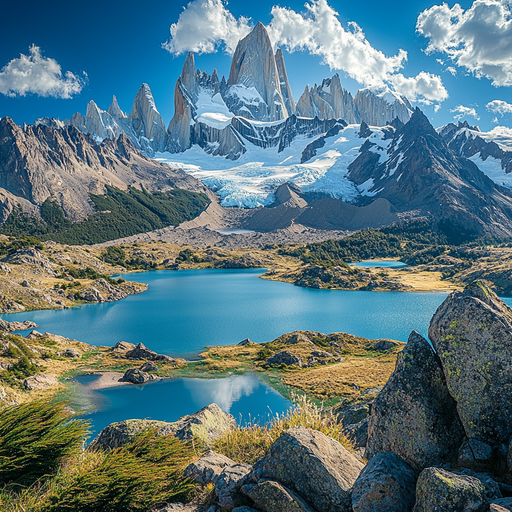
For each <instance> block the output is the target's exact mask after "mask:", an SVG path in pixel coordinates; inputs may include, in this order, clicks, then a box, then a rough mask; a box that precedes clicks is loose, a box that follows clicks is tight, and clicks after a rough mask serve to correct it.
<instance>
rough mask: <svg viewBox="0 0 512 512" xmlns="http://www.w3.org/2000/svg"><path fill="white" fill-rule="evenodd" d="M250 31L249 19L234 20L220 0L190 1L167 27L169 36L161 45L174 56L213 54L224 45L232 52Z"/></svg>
mask: <svg viewBox="0 0 512 512" xmlns="http://www.w3.org/2000/svg"><path fill="white" fill-rule="evenodd" d="M250 31H251V27H250V26H249V20H248V19H247V18H245V17H243V16H241V17H240V18H239V19H236V18H235V17H234V16H233V15H232V14H231V13H230V12H229V11H228V10H227V9H226V7H225V5H224V3H223V1H222V0H193V1H192V2H190V3H189V4H188V5H187V6H186V7H185V8H184V9H183V11H182V13H181V14H180V16H179V18H178V21H177V22H176V23H173V24H172V25H171V28H170V32H171V38H170V39H169V41H167V42H166V43H164V44H163V47H164V48H165V49H166V50H168V51H169V52H171V53H172V54H174V55H180V54H181V53H184V52H196V53H213V52H215V51H217V50H218V47H219V46H220V45H221V44H224V46H225V50H226V51H227V52H228V53H233V52H234V51H235V48H236V45H237V43H238V41H239V40H240V39H242V38H243V37H245V36H246V35H247V34H248V33H249V32H250Z"/></svg>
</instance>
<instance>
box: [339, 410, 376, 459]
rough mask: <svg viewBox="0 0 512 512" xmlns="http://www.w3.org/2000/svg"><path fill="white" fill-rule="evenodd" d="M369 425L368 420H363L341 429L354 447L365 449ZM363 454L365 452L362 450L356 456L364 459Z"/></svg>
mask: <svg viewBox="0 0 512 512" xmlns="http://www.w3.org/2000/svg"><path fill="white" fill-rule="evenodd" d="M369 423H370V418H365V419H364V420H363V421H360V422H359V423H354V424H353V425H348V426H346V427H344V428H343V433H344V434H345V435H346V436H347V437H348V438H349V439H350V440H351V441H352V443H353V444H354V447H356V448H366V444H367V443H368V424H369ZM364 452H365V450H363V451H362V453H361V454H358V457H360V458H362V457H364Z"/></svg>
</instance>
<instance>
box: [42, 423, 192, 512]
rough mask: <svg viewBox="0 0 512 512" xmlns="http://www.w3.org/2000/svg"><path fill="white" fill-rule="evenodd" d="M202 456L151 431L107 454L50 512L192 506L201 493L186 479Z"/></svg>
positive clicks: (61, 493)
mask: <svg viewBox="0 0 512 512" xmlns="http://www.w3.org/2000/svg"><path fill="white" fill-rule="evenodd" d="M196 457H197V455H196V453H195V450H194V446H193V444H192V443H191V442H188V443H183V442H181V441H180V440H179V439H177V438H175V437H172V436H156V429H147V430H145V431H143V432H141V433H140V434H138V435H137V436H136V438H135V439H134V441H133V442H132V443H131V444H129V445H127V446H124V447H122V448H117V449H115V450H112V451H110V452H106V453H105V454H103V456H100V457H99V461H98V463H97V464H95V465H92V466H91V467H88V468H82V470H81V471H79V472H76V475H75V476H74V478H72V479H71V481H69V482H67V483H66V485H64V486H63V487H62V488H60V489H58V490H56V491H55V492H54V493H53V495H51V496H49V502H50V504H49V505H47V506H45V507H44V510H45V511H46V512H64V511H65V512H69V511H70V510H73V511H74V512H111V511H113V510H126V511H128V510H129V511H139V510H140V511H142V510H148V509H149V508H150V507H151V506H153V505H155V504H157V503H162V502H172V501H189V500H190V499H191V498H192V496H193V493H194V490H195V488H196V486H195V484H194V483H193V481H192V480H191V479H189V478H186V477H185V476H184V475H183V470H184V468H185V467H186V466H187V465H188V464H189V463H190V462H191V460H192V459H194V458H196Z"/></svg>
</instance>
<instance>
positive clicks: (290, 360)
mask: <svg viewBox="0 0 512 512" xmlns="http://www.w3.org/2000/svg"><path fill="white" fill-rule="evenodd" d="M279 364H285V365H287V366H299V367H302V359H301V358H300V357H298V356H296V355H295V354H292V353H291V352H289V351H288V350H282V351H281V352H278V353H277V354H274V355H273V356H272V357H269V358H268V359H267V360H266V361H265V366H272V365H279Z"/></svg>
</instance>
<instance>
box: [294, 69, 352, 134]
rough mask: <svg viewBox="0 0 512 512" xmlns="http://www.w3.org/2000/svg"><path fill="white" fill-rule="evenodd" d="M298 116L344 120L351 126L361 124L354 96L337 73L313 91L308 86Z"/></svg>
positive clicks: (313, 88) (301, 100) (298, 109)
mask: <svg viewBox="0 0 512 512" xmlns="http://www.w3.org/2000/svg"><path fill="white" fill-rule="evenodd" d="M297 115H299V116H303V117H316V116H318V117H319V118H320V119H343V120H344V121H346V122H347V123H349V124H353V123H357V122H359V116H358V115H357V112H356V107H355V105H354V99H353V98H352V95H351V94H350V93H349V92H348V91H347V90H346V89H343V87H342V86H341V82H340V77H339V75H338V74H337V73H336V74H335V75H334V76H333V77H332V78H326V79H325V80H323V82H322V83H321V85H319V86H318V85H316V84H315V85H314V86H313V87H312V88H311V89H309V87H308V86H306V89H305V90H304V92H303V93H302V96H301V97H300V98H299V101H298V102H297Z"/></svg>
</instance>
